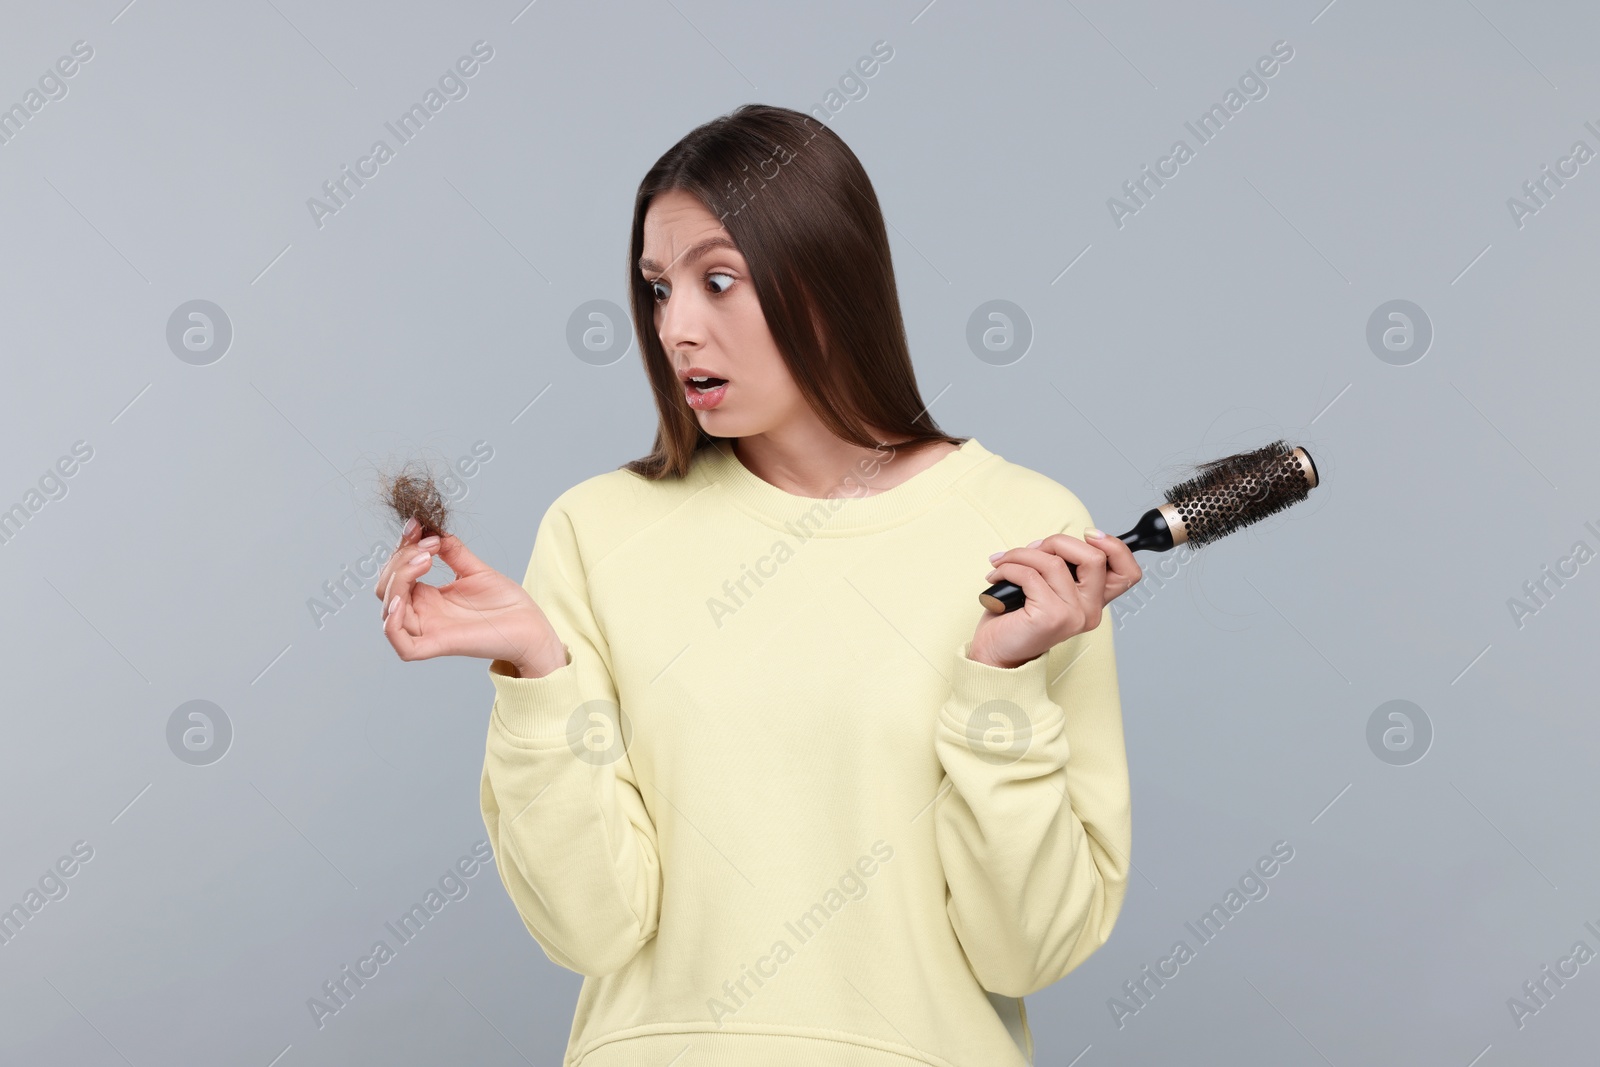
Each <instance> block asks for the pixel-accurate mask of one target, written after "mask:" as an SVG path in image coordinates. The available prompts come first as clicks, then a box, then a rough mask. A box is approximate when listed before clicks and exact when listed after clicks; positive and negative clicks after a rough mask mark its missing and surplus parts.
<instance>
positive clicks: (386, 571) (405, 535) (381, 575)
mask: <svg viewBox="0 0 1600 1067" xmlns="http://www.w3.org/2000/svg"><path fill="white" fill-rule="evenodd" d="M421 536H422V525H421V524H420V523H419V522H417V520H416V519H414V518H411V519H407V520H406V522H405V525H404V526H402V527H401V528H400V540H398V541H396V542H395V546H394V550H393V551H392V552H390V553H389V558H388V559H387V560H385V561H384V564H383V569H382V570H380V571H379V572H378V580H377V581H376V582H375V583H374V584H373V587H372V591H373V593H374V595H376V596H377V598H378V599H379V600H380V601H383V602H384V603H385V604H387V603H388V599H387V597H388V592H389V580H390V578H391V577H393V575H394V571H395V568H396V567H398V566H400V565H401V564H402V563H404V561H405V560H408V559H410V558H411V557H412V556H414V555H416V552H415V551H412V550H410V546H412V545H415V544H417V542H418V541H419V540H420V539H421Z"/></svg>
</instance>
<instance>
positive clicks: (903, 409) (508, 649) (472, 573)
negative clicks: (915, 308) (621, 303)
mask: <svg viewBox="0 0 1600 1067" xmlns="http://www.w3.org/2000/svg"><path fill="white" fill-rule="evenodd" d="M630 256H631V259H630V278H631V281H630V285H631V292H632V304H633V315H634V321H635V324H636V326H637V331H638V336H639V339H640V347H641V349H642V354H643V358H644V362H645V368H646V370H647V372H648V373H649V376H650V380H651V382H652V383H653V385H654V387H655V392H656V406H657V410H658V413H659V417H660V423H659V428H658V431H657V435H656V442H655V447H654V450H653V451H652V452H651V453H650V455H648V456H645V457H643V458H641V459H639V460H636V461H634V462H632V463H629V464H627V465H625V466H623V467H620V468H618V469H616V470H614V471H610V472H607V473H604V474H600V475H597V476H595V477H592V478H589V479H588V480H586V481H583V482H581V483H579V484H578V485H575V486H573V487H572V488H571V489H568V490H567V491H566V492H564V493H562V494H561V495H560V496H559V497H557V499H556V500H555V501H554V503H552V504H551V505H550V507H549V509H548V511H547V512H546V513H545V515H544V518H543V520H542V521H541V522H540V525H539V529H538V533H537V535H536V537H535V540H534V546H533V555H532V559H531V561H530V563H529V566H528V570H527V573H526V575H525V577H524V579H523V582H522V584H521V585H518V584H517V583H515V582H513V581H511V580H510V579H509V578H507V577H505V576H504V575H501V574H498V573H496V572H495V571H493V570H491V569H490V568H488V567H486V566H485V565H484V564H483V563H482V562H481V561H480V560H479V559H478V558H477V557H476V556H474V555H473V554H472V553H471V552H469V551H468V550H467V548H466V546H465V545H463V544H462V543H461V542H460V541H459V540H458V539H457V538H455V537H454V536H448V535H447V536H444V537H442V538H439V537H430V538H428V539H426V540H421V541H418V540H417V530H416V528H415V524H414V523H412V524H408V526H407V528H406V532H405V533H404V534H403V535H402V537H401V545H400V548H399V549H397V551H396V553H395V555H394V557H393V558H392V559H391V560H390V561H389V563H388V565H387V567H386V568H385V572H386V573H385V574H384V575H383V576H381V577H380V581H379V589H380V590H383V592H381V593H380V596H382V597H383V598H384V600H385V618H384V633H385V634H386V635H387V636H388V638H389V640H390V642H391V643H392V644H393V646H394V648H395V650H396V651H397V652H398V653H399V655H400V658H401V659H404V660H414V659H423V658H428V657H432V656H441V655H464V656H477V657H481V658H484V659H488V660H490V661H491V663H490V664H489V668H488V670H489V677H490V680H491V681H492V683H493V685H494V689H495V701H494V706H493V711H492V714H491V717H490V725H489V734H488V742H487V746H486V751H485V758H484V768H483V778H482V784H481V793H480V797H481V803H482V810H483V818H484V825H485V826H486V827H487V829H488V832H489V839H490V841H491V842H492V843H493V845H494V851H495V856H496V861H497V865H498V868H499V871H500V876H501V880H502V881H503V882H504V884H505V887H506V891H507V892H508V893H509V894H510V896H511V899H512V901H513V902H514V903H515V904H516V907H517V910H518V912H519V913H520V914H521V916H522V919H523V922H524V924H525V925H526V926H527V928H528V931H529V933H531V934H532V935H533V937H534V939H535V940H536V941H537V942H538V943H539V945H540V946H541V947H542V948H543V950H544V952H545V954H546V955H547V956H548V957H549V958H550V959H551V960H553V961H554V962H556V963H558V964H560V965H561V966H563V967H567V968H570V969H572V970H574V971H577V972H579V973H580V974H584V975H586V976H588V977H587V979H586V980H585V982H584V983H583V987H582V991H581V993H580V994H579V998H578V1006H577V1014H576V1017H575V1019H574V1020H573V1026H572V1031H571V1034H570V1037H569V1039H568V1045H567V1053H566V1059H565V1062H566V1064H567V1065H569V1067H573V1065H578V1064H582V1065H583V1067H613V1065H621V1064H628V1065H635V1064H647V1063H654V1064H663V1065H664V1064H668V1063H674V1064H678V1065H679V1067H689V1065H690V1064H739V1065H743V1067H763V1065H776V1064H785V1065H788V1064H801V1063H803V1064H824V1065H829V1064H841V1065H842V1064H848V1065H856V1067H879V1065H882V1067H890V1065H895V1067H904V1065H905V1064H907V1063H925V1064H938V1065H941V1067H995V1065H1004V1064H1014V1065H1015V1064H1023V1063H1025V1062H1031V1059H1032V1039H1031V1036H1030V1034H1029V1032H1028V1028H1027V1022H1026V1015H1025V1013H1024V1009H1023V1003H1022V999H1021V998H1022V997H1023V996H1025V995H1026V994H1028V993H1032V992H1034V991H1036V990H1039V989H1042V988H1044V987H1045V986H1047V985H1049V984H1050V983H1052V982H1054V981H1056V980H1057V979H1059V978H1060V977H1061V976H1062V975H1064V974H1066V973H1067V972H1068V971H1070V970H1072V969H1073V968H1074V967H1076V966H1077V965H1078V964H1079V963H1081V962H1082V961H1083V960H1084V959H1085V958H1086V957H1088V956H1089V954H1090V953H1092V952H1094V950H1095V949H1097V948H1098V947H1099V946H1100V945H1102V944H1103V943H1104V942H1105V940H1106V938H1107V937H1108V936H1109V935H1110V933H1111V928H1112V925H1113V923H1114V922H1115V921H1116V918H1117V914H1118V912H1119V910H1120V908H1121V905H1122V900H1123V894H1124V892H1125V890H1126V885H1127V873H1128V863H1129V849H1130V832H1131V831H1130V812H1129V798H1128V778H1127V763H1126V756H1125V753H1124V748H1123V736H1122V722H1121V705H1120V702H1119V696H1118V689H1117V678H1116V666H1115V660H1114V657H1113V653H1112V640H1111V631H1110V627H1109V626H1102V625H1100V624H1101V623H1102V621H1103V619H1104V617H1105V616H1106V615H1107V614H1108V609H1107V608H1106V604H1107V603H1108V602H1109V601H1110V600H1111V599H1112V598H1114V597H1116V596H1118V595H1120V594H1121V593H1122V592H1124V591H1125V590H1126V589H1128V588H1129V587H1130V586H1131V585H1133V584H1134V583H1135V582H1137V581H1138V580H1139V579H1140V577H1141V572H1140V569H1139V567H1138V565H1137V564H1135V563H1134V561H1133V557H1132V553H1131V552H1130V551H1129V550H1128V548H1127V547H1126V546H1125V545H1123V544H1122V543H1121V542H1120V541H1118V540H1117V539H1116V538H1113V537H1109V536H1105V535H1103V534H1101V533H1100V532H1099V531H1098V530H1095V529H1093V528H1092V527H1091V526H1090V517H1089V513H1088V512H1087V511H1086V510H1085V509H1084V506H1083V504H1082V503H1081V502H1080V501H1079V500H1078V498H1077V497H1076V496H1074V495H1073V494H1072V493H1071V492H1070V491H1069V490H1067V489H1066V488H1064V487H1063V486H1061V485H1060V484H1058V483H1056V482H1054V481H1052V480H1051V479H1050V478H1048V477H1046V476H1044V475H1042V474H1038V473H1036V472H1034V471H1031V470H1029V469H1027V468H1025V467H1021V466H1017V465H1015V464H1012V463H1010V462H1008V461H1006V460H1005V459H1003V458H1002V457H1001V456H999V455H997V454H995V453H991V452H989V451H988V450H986V449H985V448H983V446H982V445H981V444H980V443H979V442H978V441H977V440H976V439H975V438H954V437H950V436H947V435H946V434H944V433H942V432H941V431H940V430H939V429H938V427H937V426H936V425H935V424H934V422H933V420H932V419H931V418H930V417H929V416H928V415H927V413H926V410H925V406H924V405H923V403H922V401H921V398H920V396H919V395H918V391H917V387H916V383H915V378H914V375H913V373H912V366H911V359H910V355H909V353H908V351H907V347H906V341H905V335H904V330H903V327H902V324H901V318H900V310H899V305H898V301H897V297H896V294H895V286H894V274H893V269H892V266H891V263H890V256H889V243H888V239H887V236H886V234H885V230H884V224H883V219H882V216H881V214H880V212H879V208H878V202H877V199H876V197H875V195H874V193H873V191H872V185H871V183H870V182H869V181H868V180H867V176H866V174H865V172H864V171H863V170H862V169H861V165H860V163H859V162H858V160H857V159H856V157H855V155H854V154H853V153H852V152H851V151H850V149H849V148H848V147H847V146H846V145H845V144H844V143H843V142H842V141H841V140H839V138H838V136H837V135H836V134H834V133H833V132H832V131H831V130H828V129H826V128H825V127H821V126H819V125H818V124H817V123H816V122H814V121H812V120H811V119H810V118H809V117H807V116H805V115H803V114H801V113H798V112H794V111H790V110H787V109H784V108H777V107H768V106H760V105H746V106H744V107H741V108H739V109H737V110H736V111H734V112H733V113H731V114H730V115H728V116H724V117H722V118H718V119H716V120H713V121H711V122H708V123H706V124H705V125H703V126H701V127H699V128H698V129H695V130H694V131H692V132H691V133H690V134H689V135H688V136H686V137H685V138H683V140H681V141H680V142H679V143H678V144H676V145H675V146H673V148H672V149H671V150H670V151H668V152H667V153H666V154H665V155H664V156H662V157H661V159H660V160H658V161H657V163H656V164H655V166H654V167H652V168H651V170H650V172H649V173H648V174H646V175H645V178H644V180H643V182H642V183H641V185H640V188H639V193H638V196H637V199H636V201H635V206H634V218H633V238H632V248H631V249H630ZM1079 534H1082V535H1084V538H1086V539H1083V538H1080V537H1079V536H1078V535H1079ZM1030 539H1031V540H1030ZM1024 540H1027V541H1028V543H1027V545H1026V546H1025V547H1015V548H1011V549H1008V550H1006V551H1003V552H998V553H995V554H994V555H993V556H990V557H989V560H990V561H991V562H992V564H993V569H992V570H990V569H988V568H987V567H986V566H985V565H984V563H983V560H984V557H985V556H986V555H987V554H988V553H989V552H990V551H992V549H993V548H994V547H995V544H996V543H997V542H998V543H1010V544H1018V543H1019V542H1021V541H1024ZM435 553H437V554H438V556H439V557H440V558H441V559H443V560H444V562H445V563H446V564H447V565H448V566H449V567H450V568H451V569H452V571H453V572H454V573H455V580H454V581H452V582H451V583H449V584H448V585H444V586H441V587H438V588H434V587H431V586H428V585H426V584H418V582H417V579H418V577H420V576H421V575H422V574H424V573H426V572H427V570H428V569H429V567H430V566H431V564H432V557H433V555H434V554H435ZM1067 561H1071V562H1072V563H1074V564H1075V565H1076V567H1077V578H1076V580H1074V578H1073V576H1072V574H1071V572H1069V571H1068V569H1067ZM1001 578H1005V579H1009V580H1010V581H1012V582H1015V583H1016V584H1018V585H1019V586H1021V587H1022V589H1023V591H1024V592H1025V594H1026V596H1027V603H1026V605H1025V606H1024V607H1023V608H1021V609H1019V610H1017V611H1014V612H1010V613H1007V614H1004V615H991V614H989V613H987V612H985V611H984V610H983V609H982V608H981V606H979V604H978V602H977V594H978V593H979V592H980V591H982V589H983V588H985V586H986V585H987V584H989V583H992V582H994V581H998V580H999V579H1001ZM969 635H970V636H969ZM680 1056H681V1057H682V1058H681V1059H679V1058H678V1057H680Z"/></svg>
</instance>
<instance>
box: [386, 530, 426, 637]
mask: <svg viewBox="0 0 1600 1067" xmlns="http://www.w3.org/2000/svg"><path fill="white" fill-rule="evenodd" d="M432 566H433V555H432V553H429V552H426V551H421V550H419V551H417V552H414V553H412V554H411V555H410V556H409V557H407V558H406V560H405V561H404V562H403V563H401V564H400V565H399V566H398V567H396V568H395V570H394V572H393V573H392V574H391V575H390V578H389V591H388V599H387V600H385V601H384V602H383V610H384V628H383V629H384V633H388V632H390V631H389V621H390V616H398V617H399V619H400V622H399V626H400V627H401V628H402V629H404V630H405V631H406V632H407V633H411V634H413V635H415V633H416V629H415V620H416V616H415V613H414V612H413V611H412V610H411V598H412V596H413V594H414V593H415V591H416V585H417V579H419V578H421V577H422V576H423V575H424V574H427V573H428V571H429V569H430V568H431V567H432Z"/></svg>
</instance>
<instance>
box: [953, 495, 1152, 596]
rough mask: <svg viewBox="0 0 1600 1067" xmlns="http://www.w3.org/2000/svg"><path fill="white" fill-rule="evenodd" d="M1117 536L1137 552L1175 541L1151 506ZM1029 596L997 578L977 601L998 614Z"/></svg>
mask: <svg viewBox="0 0 1600 1067" xmlns="http://www.w3.org/2000/svg"><path fill="white" fill-rule="evenodd" d="M1117 540H1119V541H1121V542H1122V543H1123V544H1125V545H1127V546H1128V547H1129V548H1130V549H1132V550H1133V551H1135V552H1165V551H1167V550H1168V549H1170V548H1172V547H1173V544H1174V542H1173V540H1172V529H1171V527H1169V526H1168V525H1167V520H1166V519H1165V518H1164V517H1163V516H1162V514H1161V509H1160V508H1151V509H1150V510H1149V511H1147V512H1145V513H1144V514H1143V515H1141V516H1140V517H1139V523H1138V525H1136V526H1135V527H1134V528H1133V529H1131V530H1129V531H1128V532H1127V533H1125V534H1122V535H1120V536H1119V537H1118V538H1117ZM1067 570H1068V571H1070V572H1071V574H1072V580H1073V581H1077V580H1078V568H1077V567H1076V566H1075V565H1074V564H1072V563H1068V564H1067ZM1027 600H1028V598H1027V597H1026V596H1025V595H1024V594H1023V592H1022V587H1021V586H1020V585H1017V584H1016V583H1015V582H1006V581H1001V582H996V583H995V584H994V585H991V586H990V587H989V588H988V589H985V590H984V591H983V592H981V593H979V594H978V603H980V604H982V605H983V606H984V608H986V609H987V610H988V611H989V612H991V613H992V614H995V615H1004V614H1005V613H1006V612H1008V611H1016V610H1017V609H1018V608H1020V607H1022V605H1023V604H1025V603H1027Z"/></svg>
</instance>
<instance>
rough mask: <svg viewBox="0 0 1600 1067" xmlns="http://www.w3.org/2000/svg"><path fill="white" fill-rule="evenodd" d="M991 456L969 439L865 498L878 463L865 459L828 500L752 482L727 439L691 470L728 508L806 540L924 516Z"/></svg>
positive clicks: (699, 457) (707, 449) (712, 445)
mask: <svg viewBox="0 0 1600 1067" xmlns="http://www.w3.org/2000/svg"><path fill="white" fill-rule="evenodd" d="M992 457H993V453H991V452H990V451H989V450H988V449H986V448H984V447H983V445H982V444H980V443H979V442H978V439H977V438H976V437H969V438H967V439H966V440H965V441H964V442H962V443H961V445H960V446H959V447H958V448H957V449H956V450H955V451H954V452H950V453H947V454H946V455H944V456H941V457H940V458H939V459H938V460H937V461H935V463H934V464H933V466H931V467H926V468H924V469H922V470H920V471H918V472H917V473H916V474H913V475H912V476H911V477H910V478H907V479H906V480H905V481H903V482H901V483H900V484H899V485H896V486H894V487H893V488H890V489H886V490H884V491H883V492H881V493H873V494H871V495H868V496H859V495H855V494H858V493H860V492H861V491H862V487H863V486H864V485H865V484H866V483H868V482H870V480H871V478H872V476H873V475H874V474H875V473H876V469H875V467H874V466H872V464H876V463H878V462H879V461H877V460H875V459H872V458H871V457H868V459H867V461H865V463H864V464H863V466H862V468H860V473H859V477H858V478H857V479H854V480H851V479H846V480H845V482H844V483H843V484H842V485H841V486H840V487H839V489H838V491H837V493H836V494H835V495H834V496H831V497H807V496H799V495H797V494H794V493H790V492H788V491H787V490H783V489H779V488H778V487H777V486H775V485H773V484H772V483H771V482H768V481H765V480H763V479H762V478H760V477H758V476H757V475H756V474H755V473H754V472H752V471H751V470H750V468H748V467H746V466H745V465H744V464H743V463H742V462H740V460H739V457H738V456H737V455H735V454H734V451H733V442H732V441H731V440H726V439H724V440H715V441H712V442H711V443H710V444H708V445H705V446H703V447H702V448H701V449H700V451H699V453H698V454H697V455H696V457H695V469H696V470H698V471H699V472H700V473H701V476H702V477H703V478H704V479H705V481H706V482H707V483H710V484H715V485H717V486H718V487H719V488H720V490H721V491H722V493H723V494H724V495H725V496H726V497H727V499H728V500H729V502H730V503H732V504H733V505H734V506H736V507H738V508H739V509H740V510H741V511H744V512H746V513H747V514H749V515H751V516H753V517H755V518H757V519H760V520H762V521H763V522H765V523H766V524H767V525H769V526H773V527H776V528H778V529H786V530H789V531H790V532H792V533H794V534H796V535H797V536H802V537H806V538H810V537H813V536H817V537H849V536H854V535H857V534H863V533H870V532H872V531H873V530H877V529H882V528H884V527H889V526H897V525H899V524H900V523H903V522H906V521H907V520H909V519H912V518H914V517H915V516H917V515H919V514H921V513H922V512H924V511H926V510H927V509H928V508H929V507H931V506H932V505H933V504H935V503H936V502H938V501H939V500H940V499H941V498H943V497H944V496H946V495H947V494H948V492H949V490H950V488H951V487H952V486H953V485H955V483H956V481H957V480H958V479H960V478H962V477H964V476H965V475H966V474H968V473H970V472H971V471H972V469H973V468H974V467H976V466H977V465H978V464H980V463H983V462H984V461H985V460H988V459H990V458H992Z"/></svg>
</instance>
